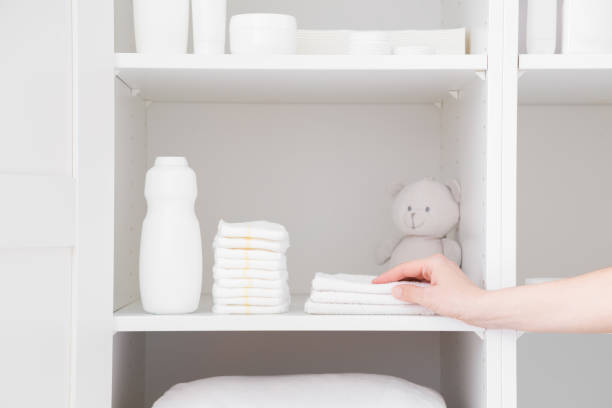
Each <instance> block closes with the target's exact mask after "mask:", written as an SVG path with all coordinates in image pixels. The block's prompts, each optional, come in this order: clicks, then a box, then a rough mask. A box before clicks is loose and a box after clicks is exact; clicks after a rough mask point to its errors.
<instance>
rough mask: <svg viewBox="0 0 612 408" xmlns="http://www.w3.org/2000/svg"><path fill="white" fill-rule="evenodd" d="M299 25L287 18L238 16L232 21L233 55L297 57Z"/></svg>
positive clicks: (280, 15) (231, 39)
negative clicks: (286, 55)
mask: <svg viewBox="0 0 612 408" xmlns="http://www.w3.org/2000/svg"><path fill="white" fill-rule="evenodd" d="M296 35H297V22H296V20H295V17H293V16H289V15H286V14H262V13H255V14H238V15H235V16H233V17H232V19H231V21H230V50H231V52H232V54H251V55H271V54H295V52H296Z"/></svg>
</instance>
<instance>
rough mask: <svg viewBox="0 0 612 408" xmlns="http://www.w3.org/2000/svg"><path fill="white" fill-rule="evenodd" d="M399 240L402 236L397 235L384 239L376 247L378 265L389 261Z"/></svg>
mask: <svg viewBox="0 0 612 408" xmlns="http://www.w3.org/2000/svg"><path fill="white" fill-rule="evenodd" d="M401 240H402V238H401V237H397V236H394V237H392V238H388V239H386V240H384V241H383V242H382V243H381V244H380V245H379V246H378V248H377V249H376V263H377V264H378V265H383V264H385V263H387V262H389V259H391V256H392V255H393V252H394V251H395V248H397V245H398V244H399V243H400V241H401Z"/></svg>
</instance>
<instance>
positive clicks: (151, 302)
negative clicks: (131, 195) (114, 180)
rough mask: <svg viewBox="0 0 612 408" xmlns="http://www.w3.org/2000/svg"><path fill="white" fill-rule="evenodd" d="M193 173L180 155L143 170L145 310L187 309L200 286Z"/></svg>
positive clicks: (196, 302) (195, 303) (196, 298)
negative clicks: (144, 179) (144, 175)
mask: <svg viewBox="0 0 612 408" xmlns="http://www.w3.org/2000/svg"><path fill="white" fill-rule="evenodd" d="M196 196H197V185H196V176H195V173H194V172H193V170H192V169H191V168H189V166H188V164H187V160H186V159H185V158H184V157H158V158H157V159H155V166H153V167H152V168H151V169H149V171H148V172H147V176H146V181H145V198H146V199H147V215H146V216H145V219H144V222H143V223H142V236H141V240H140V271H139V272H140V297H141V299H142V306H143V308H144V310H145V311H146V312H149V313H155V314H172V313H191V312H193V311H195V310H196V309H197V308H198V305H199V302H200V293H201V291H202V238H201V236H200V224H199V222H198V219H197V217H196V215H195V211H194V204H195V199H196Z"/></svg>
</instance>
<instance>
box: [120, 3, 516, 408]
mask: <svg viewBox="0 0 612 408" xmlns="http://www.w3.org/2000/svg"><path fill="white" fill-rule="evenodd" d="M353 4H354V7H355V10H354V13H353V15H347V14H346V10H345V6H344V3H343V2H340V1H331V2H329V1H326V2H325V4H324V5H325V9H326V10H327V12H326V18H328V20H327V22H326V23H325V24H326V26H327V27H329V28H334V27H338V28H340V27H347V26H348V27H352V28H361V29H366V28H370V29H371V28H379V29H381V28H382V29H400V28H407V27H406V26H405V24H407V21H408V20H406V19H404V18H402V19H400V20H396V17H397V15H398V13H400V14H403V15H405V16H408V15H410V16H411V17H410V19H411V20H412V21H411V23H410V24H411V27H421V28H444V27H448V28H452V27H458V26H469V27H470V51H471V53H470V54H468V55H421V56H412V57H407V56H393V55H389V56H350V55H337V56H330V55H320V56H317V55H291V56H268V57H255V56H236V55H222V56H202V55H179V56H169V57H160V56H154V55H138V54H135V53H134V52H133V51H134V49H133V45H132V40H131V39H130V38H131V36H132V28H131V22H130V20H129V19H127V18H125V17H121V16H125V13H126V11H125V9H124V6H125V5H122V4H121V3H117V10H116V14H117V18H116V27H115V28H116V33H115V38H116V47H115V51H116V53H115V54H114V56H113V60H114V70H115V75H116V79H115V100H114V109H115V146H114V150H115V158H114V163H113V164H114V167H113V169H114V174H115V179H114V185H115V237H114V246H115V265H114V286H115V289H114V293H113V302H114V309H115V313H114V318H113V327H114V330H115V332H116V334H115V336H114V346H113V364H114V371H115V374H114V380H113V390H114V391H113V395H114V399H115V404H114V406H113V408H124V407H126V408H127V407H130V408H131V407H147V406H150V405H151V404H152V402H153V401H154V400H155V399H156V398H158V397H159V395H161V393H163V391H164V390H165V389H167V388H168V387H169V386H171V385H173V384H174V383H177V382H181V381H186V380H189V379H194V378H198V377H208V376H214V375H223V374H232V373H235V374H237V373H241V372H242V373H245V372H247V371H244V369H242V370H241V369H240V367H234V365H233V363H232V364H228V362H230V361H232V360H233V357H232V355H233V354H234V353H236V352H238V350H237V349H233V351H232V349H231V348H227V349H225V348H223V349H221V348H220V349H219V351H218V352H216V353H214V355H213V354H209V353H208V352H207V351H205V350H203V348H202V342H209V341H214V342H215V344H218V343H217V342H220V343H223V344H228V345H232V344H238V343H240V342H241V341H242V339H243V338H254V337H253V336H255V337H257V336H260V335H261V336H265V338H266V346H267V347H269V349H267V348H265V349H264V351H262V353H263V354H262V356H261V357H260V358H262V359H265V360H266V361H274V362H273V363H270V364H263V363H256V362H253V363H252V365H256V367H254V368H253V370H254V371H253V370H251V371H250V372H254V373H257V374H275V373H300V372H333V371H336V372H337V371H340V372H342V371H365V372H378V373H383V372H393V373H395V374H396V375H399V376H401V377H404V378H409V379H411V380H412V381H415V382H417V383H421V384H423V385H426V386H430V387H432V388H435V389H437V390H439V391H440V392H441V393H442V394H443V395H444V396H445V398H446V400H447V402H448V404H449V406H450V407H458V408H462V407H470V408H473V407H476V408H478V407H487V406H500V407H504V408H507V407H509V408H514V405H513V395H514V394H513V393H512V391H510V392H509V391H508V390H507V389H505V387H508V386H510V387H512V386H513V384H514V381H515V379H514V376H515V369H514V366H513V365H511V364H510V365H505V366H504V367H503V369H502V368H501V367H498V366H496V364H497V362H499V361H501V360H502V359H503V358H508V356H510V358H511V356H512V355H513V352H514V351H513V350H514V347H515V343H514V341H515V334H514V333H512V332H511V333H504V332H501V331H485V330H483V329H480V328H477V327H472V326H470V325H467V324H465V323H462V322H460V321H457V320H454V319H450V318H446V317H441V316H317V315H308V314H306V313H305V312H304V310H303V305H304V302H305V298H306V297H305V296H304V295H303V294H306V293H308V292H309V291H310V284H311V280H312V278H313V276H314V273H315V272H316V271H327V272H332V273H333V272H346V271H350V272H352V273H362V274H377V273H380V272H382V271H384V269H385V267H379V266H377V265H375V263H374V261H373V257H372V253H373V249H374V248H375V246H376V245H377V243H378V241H379V240H380V239H382V238H384V237H385V236H386V235H387V234H389V233H390V232H391V230H392V225H391V220H390V216H389V214H388V213H389V206H390V197H389V196H388V194H387V186H388V185H389V184H390V183H391V182H393V181H395V180H397V179H405V178H410V179H414V180H416V179H419V178H422V177H428V176H434V177H436V178H438V179H440V180H442V181H446V180H450V179H457V180H458V181H459V182H460V184H461V186H462V197H463V200H462V203H461V208H462V214H461V222H460V226H459V229H458V233H457V238H458V239H459V241H460V242H461V243H462V245H463V255H464V256H463V258H464V261H463V265H462V267H463V269H464V270H465V271H466V273H468V275H469V276H470V277H471V278H472V279H473V280H474V281H476V282H478V283H480V284H482V285H484V286H487V287H489V288H495V287H499V282H502V281H503V279H500V277H501V274H502V272H501V269H500V268H499V266H498V265H499V264H500V263H501V259H503V258H504V257H505V256H513V254H511V253H508V254H502V252H501V250H500V248H501V246H500V245H499V239H500V238H501V234H502V229H501V224H500V220H501V216H500V214H501V208H500V206H499V197H500V195H501V186H500V184H501V183H500V180H499V176H500V174H501V171H502V168H501V167H500V166H501V162H500V161H499V157H501V156H502V151H501V146H502V143H501V138H500V135H501V133H502V132H501V129H502V111H501V109H502V104H503V101H502V95H501V92H500V91H501V88H500V84H501V78H502V65H503V60H502V55H501V52H502V37H501V31H500V30H501V27H502V18H503V14H502V9H501V7H500V5H499V4H497V3H495V2H488V1H484V0H471V1H468V2H464V1H439V2H438V1H433V2H428V3H427V4H423V3H422V2H417V1H406V2H402V3H401V4H399V5H398V3H397V2H393V1H386V0H385V1H383V2H381V3H380V4H378V5H377V7H378V8H379V11H381V10H386V11H385V12H384V13H382V14H381V15H385V16H386V17H382V18H374V17H373V16H372V15H371V8H372V3H369V2H366V1H363V2H362V1H360V2H355V3H353ZM322 5H323V3H321V6H322ZM251 7H252V3H248V2H242V1H240V0H233V2H232V1H230V13H234V14H235V13H238V12H241V11H245V10H250V9H251ZM259 7H260V8H261V10H263V11H281V10H279V9H277V7H278V4H276V3H275V2H273V1H271V0H262V1H261V4H259ZM316 7H317V5H316V4H315V3H311V2H307V3H306V2H299V1H291V2H287V3H286V4H285V5H284V6H283V8H282V11H283V12H287V13H291V14H295V15H296V16H297V18H298V21H300V24H304V26H310V27H316V26H317V25H318V24H321V22H320V21H318V20H319V19H318V18H316V17H315V15H316V13H315V14H312V11H313V8H316ZM415 10H418V14H419V15H418V16H416V15H415ZM128 14H129V13H128ZM329 19H331V20H329ZM358 21H361V23H358ZM356 24H357V25H356ZM159 155H185V156H187V159H188V161H189V163H190V166H191V167H192V168H193V169H194V170H195V172H196V174H197V177H198V187H199V192H200V195H199V198H198V200H197V202H196V214H197V215H198V218H199V220H200V225H201V227H202V235H203V237H202V238H203V243H204V248H203V249H204V271H205V272H204V282H203V293H204V295H203V297H202V301H201V304H200V308H199V309H198V311H197V312H195V313H193V314H189V315H176V316H155V315H150V314H146V313H144V312H143V310H142V307H141V305H140V302H139V299H138V280H137V271H138V262H137V255H138V242H139V233H140V225H141V222H142V218H143V217H144V212H145V206H144V200H143V197H142V190H143V183H144V174H145V171H146V170H147V168H148V167H149V166H150V165H151V163H152V160H154V158H155V157H156V156H159ZM220 218H224V219H227V220H230V221H232V220H236V221H237V220H247V219H269V220H272V221H276V222H280V223H282V224H283V225H285V226H286V227H287V228H288V230H289V232H290V235H291V241H292V247H291V248H290V249H289V252H288V262H289V281H290V288H291V291H292V305H291V310H290V311H289V313H286V314H279V315H252V316H249V315H247V316H241V315H235V316H232V315H215V314H212V313H211V309H212V305H211V298H210V295H208V293H210V288H211V284H212V277H211V273H210V272H209V271H210V270H211V268H212V251H211V250H210V246H209V244H210V242H212V239H213V236H214V234H215V232H216V225H217V222H218V220H219V219H220ZM495 248H498V249H495ZM249 336H251V337H249ZM289 338H291V339H293V340H291V341H296V342H297V343H298V344H304V342H308V343H309V344H310V343H311V342H315V343H317V342H320V343H321V347H324V348H326V349H328V350H340V349H345V348H346V349H347V350H353V351H351V352H348V351H347V356H346V358H341V359H334V358H331V359H330V356H326V354H325V353H321V352H320V350H318V349H312V348H310V347H304V348H303V351H302V353H303V356H302V357H301V358H300V359H297V360H294V359H289V360H287V361H291V363H287V364H289V365H287V366H283V364H282V361H280V360H279V361H277V360H278V355H275V353H274V352H273V350H282V349H285V348H286V347H287V341H289V340H288V339H289ZM213 339H215V340H213ZM307 339H308V340H307ZM360 341H363V342H366V343H367V344H368V345H367V347H365V348H359V347H357V346H355V345H356V344H358V343H359V342H360ZM402 341H404V342H406V344H407V345H409V344H414V345H415V347H416V345H417V344H418V347H419V351H418V354H416V353H415V351H414V350H411V349H410V347H409V346H408V347H407V349H406V352H405V353H404V354H403V355H402V356H401V357H400V359H406V361H414V359H417V358H424V359H426V360H427V361H429V363H427V364H414V363H410V364H405V365H402V367H399V366H398V364H397V361H398V360H397V359H396V358H392V357H391V356H390V355H389V354H388V353H387V352H386V351H385V350H386V349H388V347H389V344H390V343H393V344H398V343H400V342H402ZM389 342H390V343H389ZM504 342H505V343H504ZM343 344H348V348H347V347H345V346H343ZM504 344H509V346H508V347H506V349H504V347H505V346H504ZM212 347H216V346H212ZM154 350H155V351H154ZM186 355H192V356H196V355H197V356H203V357H201V360H200V359H188V361H185V360H183V358H182V356H186ZM419 356H420V357H419ZM158 365H163V366H164V367H165V368H164V372H165V373H167V374H163V375H161V374H160V375H158V374H157V373H156V372H154V367H156V366H158ZM508 393H509V395H510V397H509V398H506V397H505V396H504V395H506V394H508ZM126 401H129V404H127V402H126ZM493 401H496V402H498V403H499V404H493Z"/></svg>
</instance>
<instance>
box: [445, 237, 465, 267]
mask: <svg viewBox="0 0 612 408" xmlns="http://www.w3.org/2000/svg"><path fill="white" fill-rule="evenodd" d="M442 249H443V251H444V256H445V257H447V258H448V259H450V260H451V261H453V262H455V263H456V264H457V265H459V266H461V246H460V245H459V243H458V242H457V241H455V240H452V239H450V238H444V239H443V240H442Z"/></svg>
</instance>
